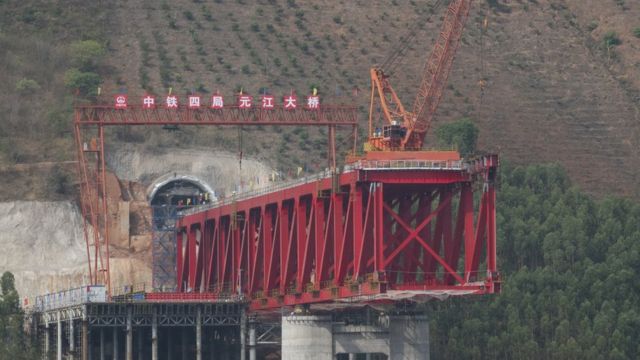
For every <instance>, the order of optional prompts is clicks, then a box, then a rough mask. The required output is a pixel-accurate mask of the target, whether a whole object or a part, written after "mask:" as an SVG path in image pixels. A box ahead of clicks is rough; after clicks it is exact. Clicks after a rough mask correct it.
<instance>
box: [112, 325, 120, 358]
mask: <svg viewBox="0 0 640 360" xmlns="http://www.w3.org/2000/svg"><path fill="white" fill-rule="evenodd" d="M118 359H119V357H118V328H117V327H114V328H113V360H118Z"/></svg>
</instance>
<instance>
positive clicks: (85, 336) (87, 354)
mask: <svg viewBox="0 0 640 360" xmlns="http://www.w3.org/2000/svg"><path fill="white" fill-rule="evenodd" d="M81 330H82V335H81V337H82V339H81V342H82V344H81V346H82V349H81V350H80V351H81V352H82V355H80V358H81V359H82V360H90V359H91V345H90V344H89V321H88V320H87V315H86V313H85V315H84V316H83V317H82V329H81ZM101 342H102V340H101ZM100 360H104V359H100Z"/></svg>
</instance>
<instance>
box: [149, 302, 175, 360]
mask: <svg viewBox="0 0 640 360" xmlns="http://www.w3.org/2000/svg"><path fill="white" fill-rule="evenodd" d="M169 341H171V339H169ZM151 360H158V310H157V309H156V308H155V307H154V308H153V318H152V319H151Z"/></svg>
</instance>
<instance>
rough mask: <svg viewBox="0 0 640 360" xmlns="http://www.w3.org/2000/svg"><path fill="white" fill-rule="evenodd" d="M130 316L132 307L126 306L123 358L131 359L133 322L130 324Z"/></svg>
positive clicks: (131, 315)
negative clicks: (125, 335)
mask: <svg viewBox="0 0 640 360" xmlns="http://www.w3.org/2000/svg"><path fill="white" fill-rule="evenodd" d="M132 317H133V308H132V307H129V308H127V342H126V349H125V352H126V354H125V359H126V360H133V324H132V321H133V320H132Z"/></svg>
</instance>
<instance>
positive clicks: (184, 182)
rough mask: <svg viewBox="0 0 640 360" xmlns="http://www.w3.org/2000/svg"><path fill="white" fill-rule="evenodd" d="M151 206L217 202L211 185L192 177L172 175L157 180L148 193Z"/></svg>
mask: <svg viewBox="0 0 640 360" xmlns="http://www.w3.org/2000/svg"><path fill="white" fill-rule="evenodd" d="M147 200H148V201H149V204H150V205H151V206H162V205H181V204H185V205H186V204H193V205H195V204H197V203H199V202H202V201H206V202H210V201H213V200H215V192H214V191H213V189H212V188H211V186H210V185H209V184H207V183H206V182H204V181H202V180H200V179H199V178H197V177H195V176H192V175H179V174H171V175H168V176H164V177H161V178H159V179H158V180H156V181H155V182H154V183H153V184H152V185H151V186H150V187H149V189H148V191H147Z"/></svg>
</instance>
